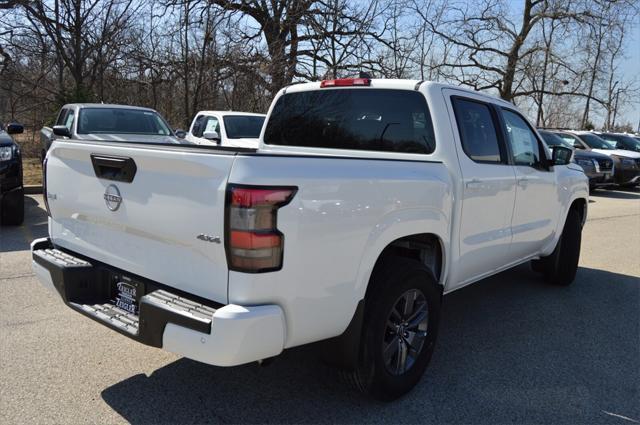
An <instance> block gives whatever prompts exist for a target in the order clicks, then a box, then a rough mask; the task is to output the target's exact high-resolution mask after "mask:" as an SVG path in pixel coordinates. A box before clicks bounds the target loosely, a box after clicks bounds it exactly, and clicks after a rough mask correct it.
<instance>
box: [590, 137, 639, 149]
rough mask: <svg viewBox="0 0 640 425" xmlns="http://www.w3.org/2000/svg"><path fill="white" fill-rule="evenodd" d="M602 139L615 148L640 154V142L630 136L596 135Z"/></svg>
mask: <svg viewBox="0 0 640 425" xmlns="http://www.w3.org/2000/svg"><path fill="white" fill-rule="evenodd" d="M596 134H597V135H598V136H600V137H601V138H602V139H604V140H606V141H607V142H609V143H611V144H612V145H613V147H614V148H616V149H622V150H625V151H633V152H640V141H638V140H637V139H636V138H635V137H633V136H630V135H628V134H620V133H596Z"/></svg>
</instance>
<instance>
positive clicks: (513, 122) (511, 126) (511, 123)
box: [502, 109, 540, 167]
mask: <svg viewBox="0 0 640 425" xmlns="http://www.w3.org/2000/svg"><path fill="white" fill-rule="evenodd" d="M502 116H503V117H504V123H505V127H506V132H507V142H508V143H509V145H510V146H511V152H512V155H513V161H514V164H515V165H528V166H531V167H535V166H537V165H539V164H540V146H539V145H538V138H537V137H536V135H535V133H534V132H533V130H531V127H529V125H528V124H527V122H526V121H525V120H524V118H522V117H521V116H520V115H518V114H516V113H515V112H513V111H510V110H508V109H503V110H502Z"/></svg>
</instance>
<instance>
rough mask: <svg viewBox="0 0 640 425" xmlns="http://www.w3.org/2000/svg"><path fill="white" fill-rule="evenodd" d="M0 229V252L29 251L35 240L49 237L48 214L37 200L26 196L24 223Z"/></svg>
mask: <svg viewBox="0 0 640 425" xmlns="http://www.w3.org/2000/svg"><path fill="white" fill-rule="evenodd" d="M0 229H1V230H0V232H1V233H0V252H10V251H24V250H28V249H30V248H31V242H32V241H33V240H34V239H36V238H43V237H45V236H47V233H48V227H47V212H46V211H45V210H44V209H43V208H42V207H41V206H40V205H39V204H38V202H37V201H36V200H35V199H33V198H32V197H29V196H25V198H24V223H23V224H22V225H21V226H2V227H0Z"/></svg>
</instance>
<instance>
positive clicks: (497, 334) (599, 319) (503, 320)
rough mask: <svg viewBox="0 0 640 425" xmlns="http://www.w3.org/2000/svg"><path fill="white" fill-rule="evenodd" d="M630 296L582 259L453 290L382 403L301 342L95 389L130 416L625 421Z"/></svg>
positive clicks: (633, 331)
mask: <svg viewBox="0 0 640 425" xmlns="http://www.w3.org/2000/svg"><path fill="white" fill-rule="evenodd" d="M639 299H640V279H639V278H637V277H633V276H626V275H620V274H615V273H610V272H605V271H601V270H595V269H588V268H580V269H579V270H578V275H577V277H576V282H575V283H574V284H573V285H572V286H570V287H555V286H550V285H548V284H545V283H544V282H543V281H542V280H541V279H540V278H538V277H537V276H536V275H535V274H533V273H532V272H531V271H529V269H528V266H526V265H523V266H520V267H518V268H516V269H513V270H510V271H506V272H504V273H501V274H499V275H497V276H494V277H492V278H489V279H487V280H485V281H484V282H482V283H480V284H478V285H472V286H470V287H467V288H464V289H461V290H460V291H457V292H454V293H452V294H451V295H448V296H447V297H445V300H444V310H443V317H442V322H441V325H440V335H439V339H438V343H437V347H436V351H435V354H434V356H433V359H432V362H431V365H430V366H429V368H428V370H427V373H426V374H425V376H424V377H423V379H422V381H421V382H420V383H419V384H418V386H417V387H416V388H415V389H414V390H413V391H412V392H411V393H409V394H408V395H407V396H405V397H404V398H402V399H400V400H398V401H396V402H393V403H389V404H383V403H378V402H374V401H371V400H368V399H367V398H365V397H363V396H361V395H359V394H358V393H356V392H355V391H352V390H350V389H349V388H348V387H347V386H346V385H344V384H343V383H341V382H340V380H339V379H338V376H337V375H338V374H337V372H335V371H334V370H333V369H332V368H329V367H327V366H325V365H323V364H322V363H321V362H320V361H319V360H317V359H316V356H315V353H314V350H313V348H312V347H301V348H296V349H292V350H288V351H286V352H285V353H284V354H283V355H282V356H280V358H278V359H276V361H275V362H274V363H273V364H272V365H270V366H268V367H259V366H257V365H256V364H252V365H246V366H241V367H236V368H217V367H212V366H208V365H204V364H200V363H197V362H194V361H191V360H187V359H180V360H178V361H175V362H173V363H171V364H169V365H167V366H165V367H162V368H160V369H158V370H156V371H155V372H153V373H152V374H151V376H146V375H144V374H139V375H136V376H132V377H131V378H128V379H126V380H124V381H122V382H119V383H118V384H116V385H113V386H111V387H109V388H107V389H105V390H104V391H103V392H102V397H103V399H104V401H105V402H106V403H107V404H108V405H110V406H111V407H112V408H113V409H114V410H115V411H116V412H118V413H119V414H120V415H122V416H123V417H124V418H125V419H126V420H127V421H130V422H132V423H175V422H179V423H219V422H231V423H255V422H260V423H265V422H276V423H318V422H322V423H325V422H349V423H355V422H358V423H371V422H376V423H377V422H391V423H400V422H403V423H406V422H410V423H427V422H431V423H443V422H447V423H450V422H453V423H497V422H499V423H503V422H516V423H521V422H527V423H541V422H553V423H587V422H592V423H603V422H616V423H621V422H620V421H621V419H620V418H619V417H616V416H614V415H622V416H625V417H627V418H632V419H633V420H636V421H637V420H639V419H640V405H638V404H637V403H636V401H637V399H638V398H637V397H638V388H640V382H639V380H640V378H639V375H638V373H637V372H638V370H640V355H638V354H639V349H638V347H640V321H639V320H638V315H639ZM634 353H635V354H636V355H633V354H634ZM634 400H635V401H634Z"/></svg>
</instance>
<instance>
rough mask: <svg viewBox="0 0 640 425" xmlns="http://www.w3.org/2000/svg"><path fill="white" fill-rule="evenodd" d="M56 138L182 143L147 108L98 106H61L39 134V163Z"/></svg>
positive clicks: (161, 120)
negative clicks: (53, 118)
mask: <svg viewBox="0 0 640 425" xmlns="http://www.w3.org/2000/svg"><path fill="white" fill-rule="evenodd" d="M56 138H67V139H82V140H95V141H104V142H106V141H116V142H117V141H125V140H126V141H128V142H133V143H173V144H179V143H184V142H181V141H180V140H178V138H176V136H175V134H174V132H173V130H172V129H171V127H169V125H168V124H167V122H166V121H165V120H164V118H162V116H161V115H160V114H159V113H158V112H156V111H154V110H153V109H150V108H141V107H138V106H127V105H107V104H102V103H74V104H69V105H64V106H63V107H62V109H60V112H59V113H58V117H57V118H56V121H55V125H54V126H53V128H49V127H44V128H42V130H41V131H40V141H41V145H42V151H41V159H42V160H43V161H44V157H45V155H46V153H47V151H48V150H49V148H50V146H51V143H52V142H53V140H55V139H56Z"/></svg>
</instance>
